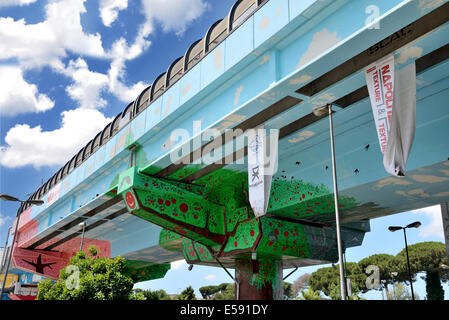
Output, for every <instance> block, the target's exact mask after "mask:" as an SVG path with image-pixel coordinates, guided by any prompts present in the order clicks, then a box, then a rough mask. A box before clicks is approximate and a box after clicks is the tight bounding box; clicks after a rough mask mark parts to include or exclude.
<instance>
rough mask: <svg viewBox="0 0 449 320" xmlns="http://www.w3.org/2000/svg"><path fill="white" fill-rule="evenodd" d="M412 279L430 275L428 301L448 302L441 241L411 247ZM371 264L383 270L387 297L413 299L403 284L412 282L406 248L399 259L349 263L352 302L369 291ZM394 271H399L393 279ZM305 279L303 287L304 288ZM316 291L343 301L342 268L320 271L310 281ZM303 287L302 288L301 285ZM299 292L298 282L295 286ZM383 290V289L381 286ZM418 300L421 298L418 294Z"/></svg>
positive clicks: (381, 277)
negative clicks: (445, 295) (445, 299)
mask: <svg viewBox="0 0 449 320" xmlns="http://www.w3.org/2000/svg"><path fill="white" fill-rule="evenodd" d="M408 251H409V258H410V266H411V268H410V269H411V273H412V280H413V279H414V278H416V275H417V274H418V273H419V272H426V277H425V278H423V279H424V280H426V291H427V299H428V300H440V299H444V290H443V287H442V286H441V281H447V280H448V279H449V270H447V269H444V268H442V267H441V266H442V264H445V265H449V263H448V260H447V257H446V247H445V245H444V244H443V243H441V242H432V241H429V242H421V243H417V244H414V245H411V246H408ZM370 265H374V266H377V267H378V268H379V280H382V282H381V283H383V286H384V288H385V289H386V291H387V298H388V297H390V298H391V299H393V300H408V299H411V294H410V292H408V289H407V287H406V286H404V284H403V283H408V282H409V274H408V267H407V258H406V251H405V249H403V250H402V251H401V252H399V253H398V254H397V255H396V256H392V255H389V254H375V255H372V256H369V257H367V258H364V259H362V260H360V261H359V263H353V262H350V263H347V264H346V276H347V277H349V278H350V279H351V288H352V292H353V296H352V297H349V299H350V300H359V299H360V297H358V294H359V293H365V292H367V291H368V288H367V287H366V280H367V276H368V274H366V273H365V272H366V270H367V267H368V266H370ZM392 272H397V275H396V276H394V277H393V275H392ZM304 282H305V281H304V279H302V280H301V282H300V284H301V285H304ZM307 283H308V285H309V288H310V289H311V290H312V291H321V292H323V293H324V294H325V295H327V296H329V297H331V298H332V299H340V297H341V296H340V275H339V270H338V267H336V268H332V267H327V268H320V269H318V270H317V271H315V272H314V273H312V275H311V276H310V277H309V279H308V281H307ZM391 284H393V285H394V289H393V291H392V292H388V285H391ZM298 286H299V285H298ZM293 289H295V283H294V284H293ZM379 289H381V290H382V287H379ZM415 299H419V298H418V297H417V295H416V293H415Z"/></svg>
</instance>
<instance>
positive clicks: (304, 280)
mask: <svg viewBox="0 0 449 320" xmlns="http://www.w3.org/2000/svg"><path fill="white" fill-rule="evenodd" d="M310 276H311V274H310V273H305V274H303V275H302V276H300V277H298V279H296V280H295V281H293V284H292V292H293V295H294V296H295V297H296V296H297V295H298V294H299V293H300V292H301V291H303V290H305V289H307V288H308V287H309V283H308V282H309V278H310Z"/></svg>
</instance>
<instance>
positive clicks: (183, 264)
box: [170, 260, 187, 270]
mask: <svg viewBox="0 0 449 320" xmlns="http://www.w3.org/2000/svg"><path fill="white" fill-rule="evenodd" d="M183 267H187V262H186V261H185V260H177V261H173V262H172V263H171V266H170V270H179V269H181V268H183Z"/></svg>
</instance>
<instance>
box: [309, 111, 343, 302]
mask: <svg viewBox="0 0 449 320" xmlns="http://www.w3.org/2000/svg"><path fill="white" fill-rule="evenodd" d="M312 112H313V114H314V115H315V116H317V117H323V116H325V115H326V114H328V115H329V131H330V140H331V158H332V179H333V183H334V203H335V226H336V232H337V248H338V260H339V261H340V264H339V269H340V292H341V299H342V300H346V281H345V274H344V269H343V268H344V266H343V251H342V244H341V233H340V214H339V211H338V186H337V168H336V163H335V147H334V126H333V122H332V104H327V105H325V106H321V107H314V108H313V110H312Z"/></svg>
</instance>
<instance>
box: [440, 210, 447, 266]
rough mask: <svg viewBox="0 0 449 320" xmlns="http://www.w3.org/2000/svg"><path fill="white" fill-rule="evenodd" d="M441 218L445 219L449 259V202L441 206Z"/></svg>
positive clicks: (445, 237)
mask: <svg viewBox="0 0 449 320" xmlns="http://www.w3.org/2000/svg"><path fill="white" fill-rule="evenodd" d="M441 217H442V219H443V230H444V240H445V242H446V254H447V258H448V259H449V202H445V203H442V204H441Z"/></svg>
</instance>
